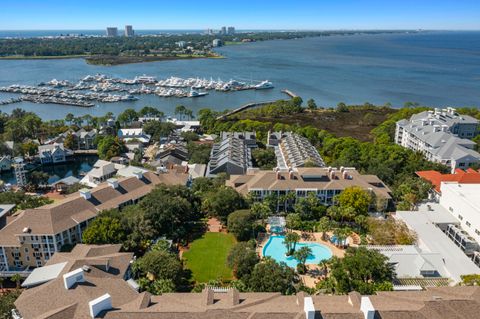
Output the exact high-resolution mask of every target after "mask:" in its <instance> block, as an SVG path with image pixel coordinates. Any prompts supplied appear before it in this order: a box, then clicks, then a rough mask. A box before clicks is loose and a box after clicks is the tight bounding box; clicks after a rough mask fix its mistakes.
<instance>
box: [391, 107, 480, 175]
mask: <svg viewBox="0 0 480 319" xmlns="http://www.w3.org/2000/svg"><path fill="white" fill-rule="evenodd" d="M478 132H479V121H478V120H477V119H475V118H473V117H471V116H468V115H459V114H458V113H456V110H455V109H453V108H447V109H442V110H440V109H435V111H425V112H421V113H418V114H415V115H413V116H412V117H411V118H410V120H405V119H404V120H400V121H398V122H397V125H396V130H395V143H396V144H398V145H401V146H403V147H406V148H409V149H412V150H414V151H420V152H422V153H423V154H424V155H425V158H427V159H428V160H430V161H433V162H438V163H442V164H444V165H447V166H450V167H451V170H452V172H453V171H454V170H455V169H456V168H462V169H465V168H468V167H470V166H472V165H474V164H477V163H479V162H480V154H479V153H478V152H476V151H475V150H474V149H473V148H474V146H475V142H473V141H471V140H470V139H471V138H473V137H475V136H476V135H477V134H478Z"/></svg>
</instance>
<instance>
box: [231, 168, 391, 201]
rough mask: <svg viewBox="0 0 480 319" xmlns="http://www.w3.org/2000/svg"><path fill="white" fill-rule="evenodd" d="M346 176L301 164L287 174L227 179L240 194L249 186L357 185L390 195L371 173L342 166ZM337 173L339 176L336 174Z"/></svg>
mask: <svg viewBox="0 0 480 319" xmlns="http://www.w3.org/2000/svg"><path fill="white" fill-rule="evenodd" d="M345 171H346V172H347V173H346V174H347V175H348V178H344V177H343V176H342V175H343V173H341V171H338V170H337V171H336V175H335V177H334V178H333V179H332V178H331V176H329V168H323V167H308V168H306V167H302V168H297V169H296V171H294V172H293V173H292V177H293V178H290V177H289V173H288V172H279V173H278V177H277V173H276V172H274V171H259V170H255V171H252V172H248V173H247V175H232V176H230V179H229V180H228V181H227V185H228V186H232V187H234V188H235V189H237V191H239V192H240V193H243V194H248V192H249V191H251V190H270V191H276V190H295V189H318V190H333V189H335V190H336V189H340V190H342V189H345V188H347V187H351V186H360V187H362V188H364V189H368V188H371V189H372V190H373V192H375V193H376V194H377V195H381V196H383V197H384V198H391V196H390V194H389V193H390V189H389V188H388V187H387V186H386V185H385V184H384V183H383V182H382V181H381V180H380V179H379V178H378V177H377V176H375V175H361V174H360V173H358V171H357V170H355V169H353V168H346V169H345ZM339 175H340V176H339Z"/></svg>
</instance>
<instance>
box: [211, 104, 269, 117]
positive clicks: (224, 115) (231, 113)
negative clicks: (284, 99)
mask: <svg viewBox="0 0 480 319" xmlns="http://www.w3.org/2000/svg"><path fill="white" fill-rule="evenodd" d="M274 102H275V101H268V102H254V103H248V104H245V105H243V106H240V107H239V108H237V109H235V110H232V111H230V112H227V113H225V114H223V115H220V116H218V117H217V120H224V119H226V118H227V117H228V116H230V115H233V114H236V113H239V112H242V111H245V110H248V109H251V108H254V107H257V106H263V105H267V104H272V103H274Z"/></svg>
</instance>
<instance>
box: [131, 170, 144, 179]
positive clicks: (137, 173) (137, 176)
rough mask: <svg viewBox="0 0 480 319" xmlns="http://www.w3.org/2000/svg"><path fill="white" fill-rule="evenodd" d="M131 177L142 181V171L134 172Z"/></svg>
mask: <svg viewBox="0 0 480 319" xmlns="http://www.w3.org/2000/svg"><path fill="white" fill-rule="evenodd" d="M132 174H133V176H135V177H136V178H138V179H142V178H143V172H142V171H135V172H133V173H132Z"/></svg>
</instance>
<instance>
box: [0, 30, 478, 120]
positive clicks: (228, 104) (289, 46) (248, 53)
mask: <svg viewBox="0 0 480 319" xmlns="http://www.w3.org/2000/svg"><path fill="white" fill-rule="evenodd" d="M217 51H218V52H219V53H220V54H222V55H223V56H225V59H197V60H178V61H164V62H151V63H140V64H129V65H119V66H93V65H88V64H86V63H85V62H84V61H83V60H82V59H69V60H8V61H7V60H0V86H7V85H10V84H14V83H17V84H30V85H32V84H38V83H39V82H42V81H49V80H51V79H53V78H56V79H66V80H70V81H77V80H79V79H81V78H83V77H85V76H86V75H88V74H96V73H104V74H107V75H110V76H113V77H123V78H133V77H135V76H136V75H142V74H146V75H151V76H156V77H157V78H166V77H169V76H180V77H205V78H210V77H212V78H214V79H216V78H221V79H223V80H228V79H238V80H247V81H249V80H257V81H259V80H266V79H267V80H270V81H272V82H273V84H274V85H275V88H274V89H272V90H263V91H240V92H229V93H223V92H212V93H210V94H209V95H208V96H206V97H201V98H194V99H191V98H161V97H157V96H152V95H144V96H141V97H140V100H138V101H133V102H121V103H113V104H112V103H103V104H99V105H98V106H97V107H95V108H89V109H84V108H78V107H70V106H62V105H44V104H33V103H26V102H22V103H18V104H13V105H8V106H0V110H1V111H4V112H10V111H11V110H12V109H13V108H16V107H22V108H24V109H27V110H32V111H35V112H37V113H38V114H39V115H40V116H42V117H43V118H45V119H55V118H63V117H64V116H65V115H66V114H67V113H69V112H72V113H74V114H77V115H80V114H86V113H89V114H92V115H103V114H105V113H106V112H109V111H111V112H114V113H119V112H121V111H122V110H124V109H125V108H128V107H133V108H136V109H140V108H141V107H143V106H145V105H152V106H156V107H158V108H159V109H161V110H163V111H164V112H165V113H166V114H172V113H173V110H174V108H175V106H176V105H179V104H183V105H185V106H187V107H189V108H191V109H193V110H194V111H198V110H199V109H201V108H204V107H210V108H212V109H217V110H223V109H227V108H228V109H232V108H236V107H238V106H240V105H243V104H245V103H249V102H253V101H267V100H272V99H279V98H285V95H284V94H283V93H281V89H284V88H287V89H290V90H291V91H293V92H295V93H296V94H298V95H300V96H302V97H303V99H304V100H307V99H309V98H313V99H315V100H316V102H317V104H318V105H321V106H326V107H330V106H335V105H337V104H338V103H339V102H345V103H352V104H356V103H359V104H360V103H365V102H370V103H374V104H385V103H387V102H388V103H392V104H393V106H395V107H400V106H402V105H403V104H404V103H405V102H407V101H412V102H418V103H421V104H423V105H429V106H439V107H444V106H457V107H459V106H478V105H480V32H423V33H402V34H377V35H354V36H330V37H317V38H305V39H297V40H275V41H265V42H257V43H251V44H243V45H233V46H227V47H222V48H219V49H218V50H217ZM12 96H15V95H11V94H10V95H9V94H4V93H0V100H2V99H5V98H8V97H12Z"/></svg>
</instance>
